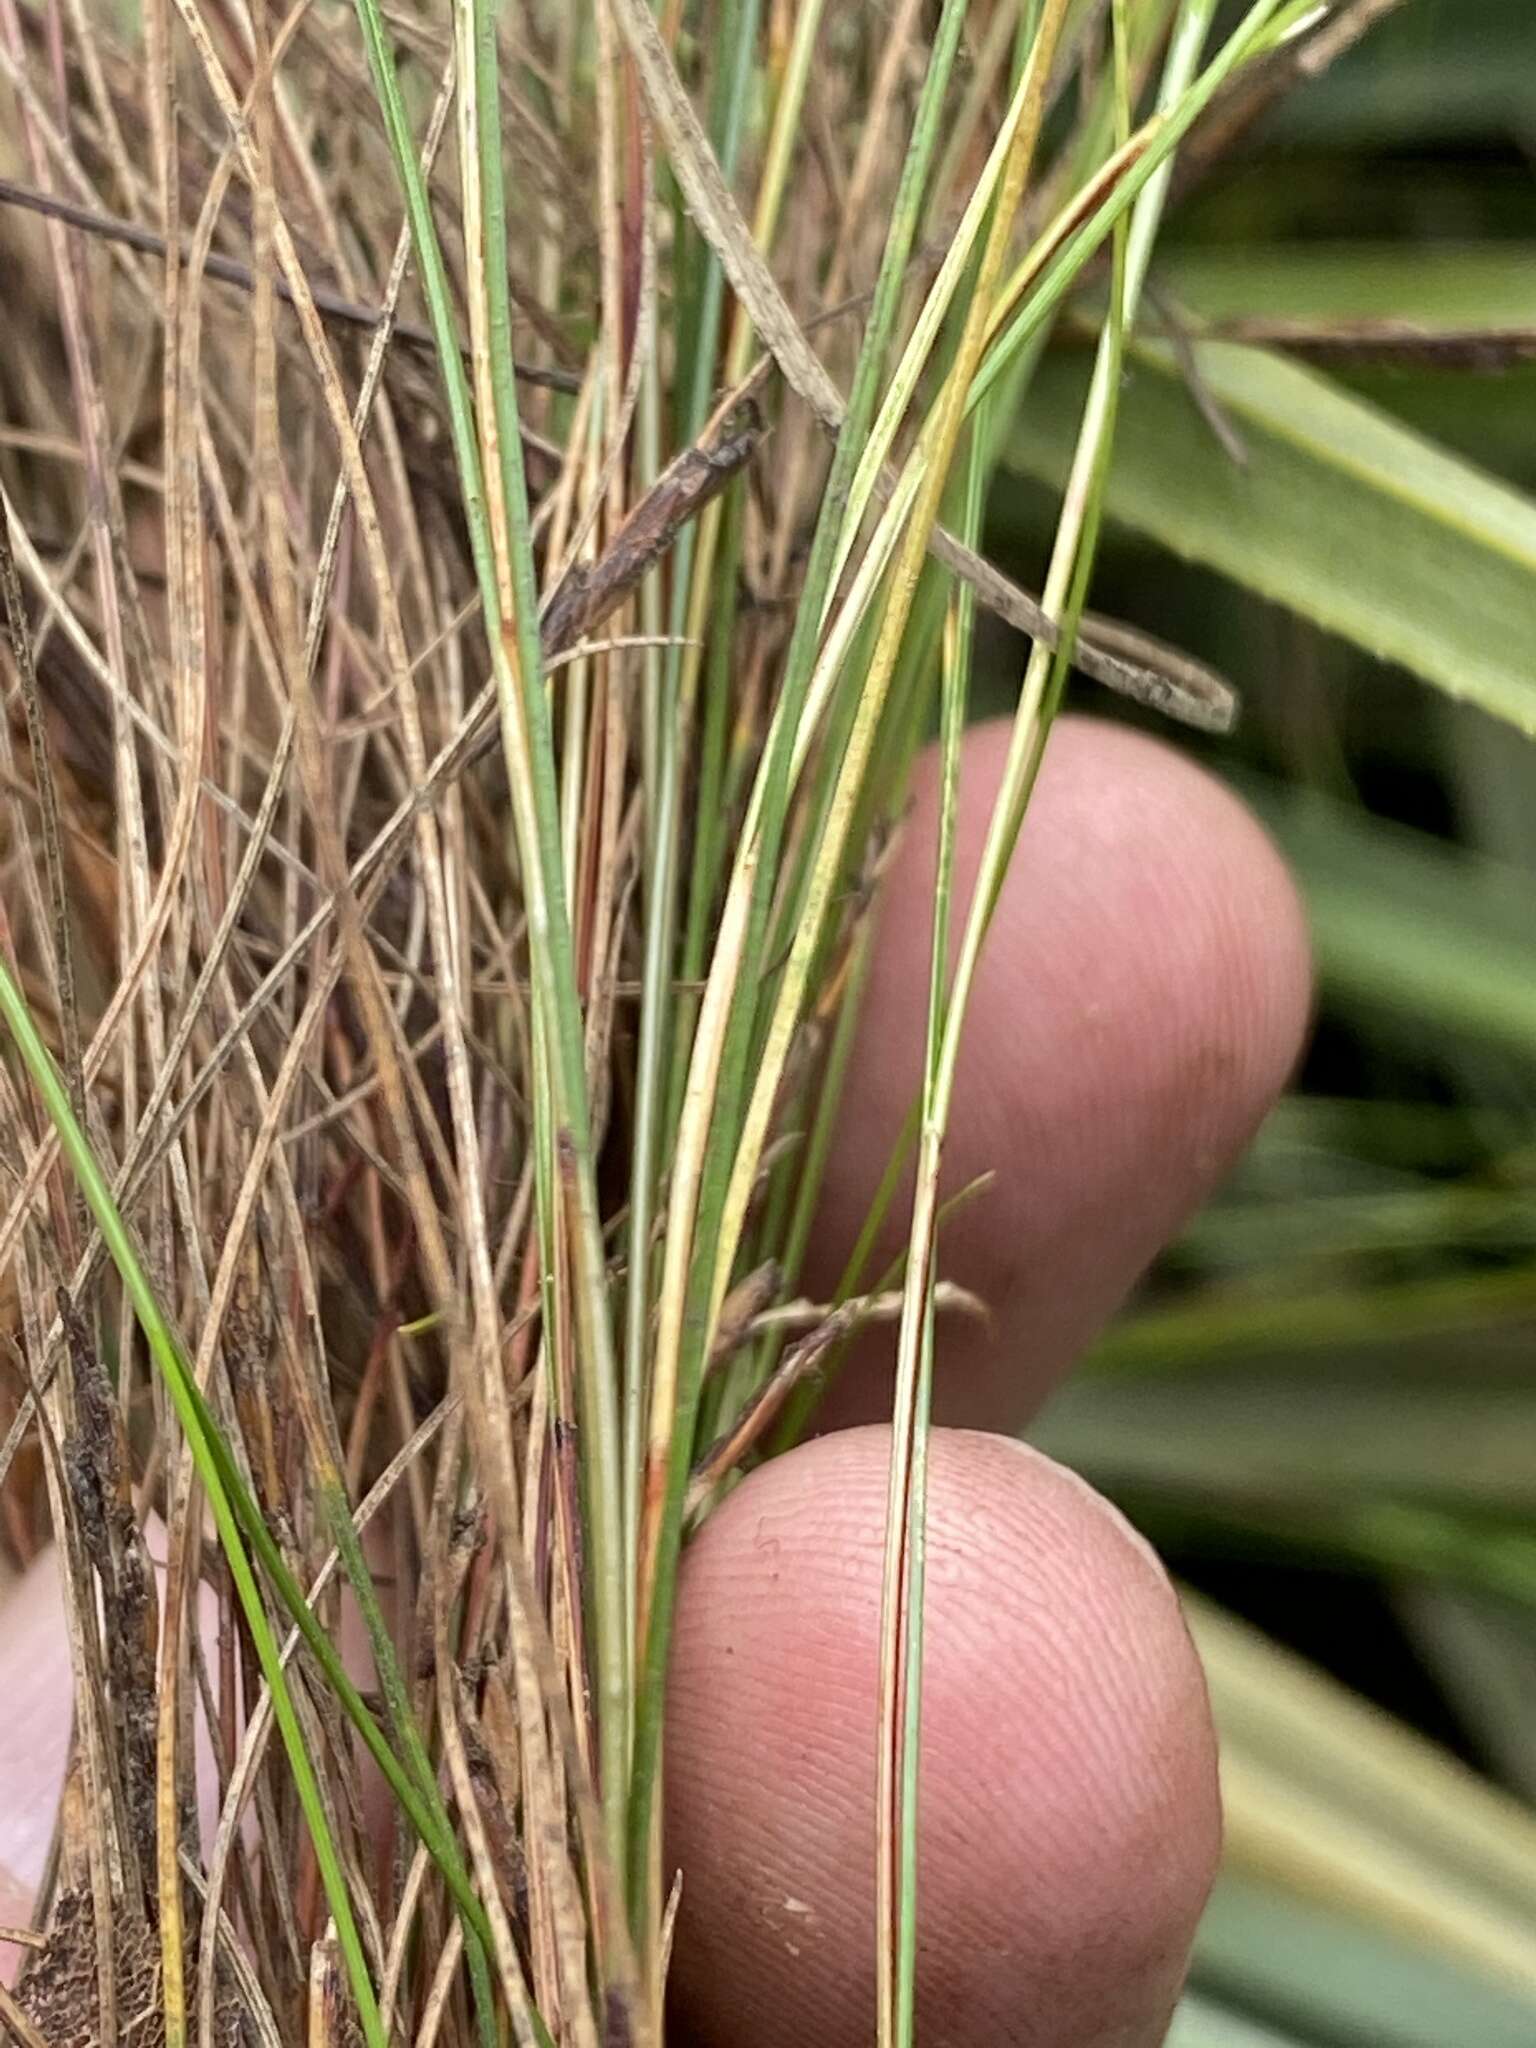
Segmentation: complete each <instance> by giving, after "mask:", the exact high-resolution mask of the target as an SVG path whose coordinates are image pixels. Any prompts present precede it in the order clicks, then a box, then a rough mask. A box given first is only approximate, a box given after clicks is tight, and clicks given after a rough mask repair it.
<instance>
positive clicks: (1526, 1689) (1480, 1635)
mask: <svg viewBox="0 0 1536 2048" xmlns="http://www.w3.org/2000/svg"><path fill="white" fill-rule="evenodd" d="M1396 1604H1397V1608H1398V1612H1399V1613H1400V1615H1401V1616H1402V1617H1403V1619H1404V1621H1405V1622H1406V1624H1407V1625H1408V1627H1409V1630H1410V1632H1411V1633H1412V1634H1413V1636H1414V1637H1415V1639H1416V1640H1417V1641H1418V1643H1419V1645H1420V1647H1421V1649H1422V1650H1423V1652H1424V1656H1425V1659H1426V1661H1427V1662H1428V1664H1429V1666H1430V1668H1431V1669H1432V1670H1433V1672H1434V1673H1435V1676H1436V1677H1437V1679H1438V1680H1439V1682H1440V1685H1441V1687H1442V1689H1443V1690H1444V1691H1445V1693H1446V1694H1447V1696H1448V1697H1449V1698H1450V1700H1451V1701H1452V1703H1453V1704H1454V1705H1455V1706H1456V1707H1457V1708H1458V1709H1459V1710H1460V1712H1461V1715H1462V1718H1463V1719H1464V1720H1465V1722H1466V1724H1467V1726H1468V1728H1469V1729H1470V1730H1471V1731H1472V1734H1473V1736H1474V1737H1475V1739H1476V1741H1477V1744H1478V1747H1479V1748H1480V1749H1481V1750H1483V1751H1484V1752H1485V1753H1486V1754H1487V1755H1488V1756H1489V1757H1490V1759H1491V1760H1492V1762H1493V1764H1494V1765H1495V1767H1496V1768H1497V1770H1498V1771H1499V1773H1500V1775H1501V1776H1502V1777H1503V1778H1504V1779H1505V1780H1506V1782H1507V1783H1509V1784H1511V1785H1513V1786H1515V1787H1517V1788H1518V1789H1519V1790H1520V1791H1521V1792H1522V1793H1523V1794H1524V1795H1525V1797H1526V1798H1527V1799H1530V1800H1536V1719H1533V1717H1532V1713H1531V1702H1532V1701H1533V1700H1536V1622H1533V1621H1532V1618H1531V1617H1530V1616H1529V1615H1523V1614H1519V1613H1517V1612H1515V1611H1514V1610H1513V1609H1511V1608H1510V1607H1508V1606H1507V1605H1506V1604H1505V1603H1503V1602H1495V1601H1492V1600H1487V1599H1481V1598H1478V1597H1476V1596H1474V1595H1472V1594H1469V1593H1463V1592H1457V1591H1453V1590H1452V1589H1451V1588H1449V1587H1445V1586H1428V1585H1414V1586H1406V1587H1404V1588H1403V1589H1402V1591H1401V1592H1400V1593H1399V1595H1398V1598H1397V1603H1396Z"/></svg>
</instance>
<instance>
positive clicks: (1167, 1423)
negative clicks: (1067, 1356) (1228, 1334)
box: [1031, 1347, 1536, 1515]
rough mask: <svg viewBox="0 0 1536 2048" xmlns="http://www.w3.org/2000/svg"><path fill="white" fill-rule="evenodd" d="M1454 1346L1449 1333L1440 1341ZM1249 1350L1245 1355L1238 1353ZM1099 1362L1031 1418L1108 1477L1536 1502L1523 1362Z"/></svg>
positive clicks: (1531, 1399)
mask: <svg viewBox="0 0 1536 2048" xmlns="http://www.w3.org/2000/svg"><path fill="white" fill-rule="evenodd" d="M1441 1348H1442V1350H1445V1348H1446V1347H1441ZM1239 1362H1242V1361H1239ZM1243 1363H1244V1364H1245V1369H1243V1370H1240V1371H1237V1372H1233V1373H1223V1374H1220V1375H1218V1376H1215V1377H1213V1376H1211V1375H1209V1374H1201V1375H1197V1376H1194V1377H1189V1376H1181V1375H1178V1374H1177V1373H1174V1374H1171V1375H1169V1376H1166V1377H1162V1378H1156V1379H1138V1380H1120V1379H1115V1380H1110V1379H1107V1378H1105V1377H1104V1376H1103V1375H1100V1374H1096V1373H1087V1374H1084V1375H1083V1376H1081V1377H1080V1378H1079V1379H1078V1380H1076V1381H1074V1382H1073V1384H1072V1385H1071V1386H1069V1387H1067V1388H1065V1389H1064V1390H1063V1392H1062V1393H1061V1394H1060V1395H1059V1396H1058V1398H1057V1399H1056V1400H1055V1401H1054V1402H1053V1403H1052V1405H1051V1407H1050V1409H1049V1411H1048V1412H1047V1413H1046V1415H1045V1416H1044V1417H1043V1418H1042V1419H1041V1421H1040V1422H1039V1423H1038V1424H1037V1425H1036V1427H1035V1429H1034V1430H1033V1431H1032V1432H1031V1439H1032V1441H1033V1442H1035V1443H1037V1444H1038V1445H1039V1446H1040V1447H1041V1448H1042V1449H1043V1450H1046V1451H1048V1452H1049V1453H1050V1455H1051V1456H1052V1457H1054V1458H1060V1459H1061V1460H1062V1461H1063V1463H1065V1464H1068V1465H1072V1466H1074V1467H1076V1468H1077V1469H1079V1470H1082V1471H1085V1472H1087V1473H1088V1474H1089V1476H1090V1477H1091V1478H1092V1479H1093V1480H1094V1482H1095V1484H1096V1485H1100V1486H1103V1487H1104V1488H1106V1489H1107V1490H1108V1491H1110V1492H1114V1493H1120V1492H1124V1491H1126V1490H1128V1489H1132V1488H1142V1489H1156V1490H1159V1491H1164V1492H1169V1493H1172V1492H1175V1491H1182V1492H1185V1493H1193V1494H1197V1495H1200V1496H1202V1497H1204V1498H1207V1499H1210V1498H1225V1499H1227V1500H1229V1501H1240V1500H1241V1499H1242V1498H1243V1497H1244V1496H1245V1495H1246V1496H1249V1497H1252V1498H1256V1499H1260V1500H1263V1501H1266V1502H1270V1503H1274V1502H1285V1501H1287V1500H1293V1499H1294V1500H1298V1501H1302V1502H1305V1501H1309V1500H1318V1499H1323V1500H1328V1499H1338V1500H1354V1499H1359V1498H1364V1497H1366V1496H1368V1495H1369V1494H1371V1493H1373V1492H1374V1493H1386V1492H1395V1493H1401V1494H1408V1495H1412V1496H1417V1497H1419V1498H1421V1499H1430V1500H1439V1501H1457V1500H1460V1501H1465V1502H1468V1503H1473V1504H1477V1505H1481V1506H1484V1507H1490V1506H1496V1507H1502V1508H1505V1509H1507V1510H1509V1511H1511V1512H1523V1513H1525V1514H1527V1515H1532V1514H1536V1459H1533V1458H1532V1457H1531V1454H1530V1447H1531V1445H1532V1444H1533V1443H1536V1386H1533V1385H1532V1384H1530V1382H1529V1380H1522V1378H1521V1377H1520V1376H1519V1375H1518V1374H1516V1373H1511V1374H1510V1375H1509V1376H1508V1378H1507V1379H1506V1380H1504V1381H1502V1382H1500V1381H1499V1380H1497V1379H1494V1378H1493V1377H1492V1376H1491V1375H1489V1374H1487V1373H1483V1374H1477V1373H1472V1374H1468V1373H1466V1372H1464V1371H1461V1370H1458V1368H1459V1367H1460V1365H1461V1363H1462V1361H1460V1360H1457V1359H1456V1358H1455V1357H1454V1354H1452V1355H1451V1357H1450V1359H1449V1361H1448V1368H1447V1369H1446V1370H1444V1371H1442V1372H1441V1373H1439V1374H1438V1375H1436V1376H1434V1377H1433V1378H1431V1377H1429V1376H1428V1375H1426V1374H1425V1373H1422V1372H1415V1373H1411V1374H1410V1373H1405V1372H1398V1373H1395V1374H1394V1373H1392V1372H1390V1371H1388V1370H1385V1369H1381V1370H1377V1371H1374V1372H1371V1373H1369V1374H1366V1373H1361V1372H1347V1371H1345V1370H1343V1369H1342V1367H1341V1364H1340V1362H1339V1361H1338V1360H1337V1359H1333V1360H1330V1361H1329V1362H1328V1363H1327V1365H1326V1366H1325V1367H1324V1369H1322V1370H1317V1369H1316V1368H1314V1369H1312V1370H1310V1371H1305V1372H1304V1371H1301V1370H1299V1369H1297V1370H1292V1371H1288V1372H1282V1371H1276V1370H1274V1369H1273V1368H1269V1369H1260V1368H1257V1367H1246V1363H1245V1362H1243Z"/></svg>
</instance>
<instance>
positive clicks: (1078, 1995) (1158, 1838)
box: [668, 1429, 1218, 2048]
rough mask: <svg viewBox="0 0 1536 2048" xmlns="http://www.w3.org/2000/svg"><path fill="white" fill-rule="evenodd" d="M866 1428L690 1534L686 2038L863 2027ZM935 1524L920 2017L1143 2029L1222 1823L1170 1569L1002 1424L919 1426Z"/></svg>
mask: <svg viewBox="0 0 1536 2048" xmlns="http://www.w3.org/2000/svg"><path fill="white" fill-rule="evenodd" d="M888 1444H889V1437H888V1432H886V1431H883V1430H878V1429H872V1430H854V1431H849V1432H844V1433H842V1434H840V1435H838V1436H835V1437H829V1438H824V1439H821V1440H820V1441H818V1442H817V1443H815V1444H814V1445H809V1446H807V1447H806V1448H805V1449H803V1450H802V1451H800V1452H797V1453H794V1454H792V1455H791V1456H790V1457H789V1458H787V1459H784V1460H780V1461H778V1462H777V1463H775V1464H774V1465H771V1466H769V1467H767V1468H766V1469H765V1470H763V1471H762V1472H761V1473H759V1474H758V1475H756V1476H755V1477H754V1478H753V1479H752V1480H751V1481H749V1482H748V1483H747V1484H746V1485H744V1486H743V1487H742V1488H741V1489H740V1490H739V1492H738V1493H737V1494H736V1495H735V1496H734V1497H733V1498H732V1499H731V1500H730V1501H729V1502H727V1504H726V1506H725V1507H724V1508H723V1509H722V1510H721V1511H720V1513H719V1515H718V1516H717V1517H716V1518H715V1519H714V1520H713V1521H712V1522H711V1523H710V1524H708V1525H706V1528H705V1530H704V1531H703V1532H702V1534H701V1536H700V1537H699V1539H698V1540H697V1542H696V1544H695V1546H694V1548H693V1550H692V1552H691V1554H690V1556H689V1559H688V1562H687V1566H686V1570H685V1576H684V1582H683V1595H682V1602H681V1606H680V1612H679V1631H678V1642H677V1655H676V1663H675V1674H676V1675H675V1678H674V1682H673V1689H672V1694H671V1700H670V1708H669V1711H670V1716H671V1731H670V1735H669V1744H668V1774H669V1841H670V1843H671V1845H672V1849H673V1852H674V1853H675V1855H676V1857H677V1859H678V1861H679V1863H680V1866H681V1868H682V1871H683V1901H684V1904H683V1918H682V1922H681V1925H680V1931H679V1945H678V1951H677V1962H676V1976H675V1982H676V1987H677V1992H678V1996H679V2001H680V2005H681V2007H682V2011H683V2014H684V2017H685V2018H686V2019H687V2020H688V2021H689V2022H690V2023H691V2025H692V2027H693V2028H694V2029H695V2030H696V2032H697V2034H698V2036H699V2037H700V2038H703V2039H705V2040H738V2041H743V2042H745V2041H750V2042H751V2043H752V2044H753V2048H793V2044H799V2043H810V2042H815V2043H817V2044H818V2048H835V2044H838V2043H842V2042H847V2043H849V2044H850V2048H852V2044H854V2043H858V2044H860V2048H862V2044H863V2043H866V2042H867V2041H868V2040H869V2039H870V2038H871V2036H872V2013H873V1956H874V1948H873V1934H872V1929H873V1924H874V1923H873V1914H874V1903H873V1889H872V1878H873V1870H874V1855H875V1823H874V1771H875V1763H874V1759H875V1735H876V1696H877V1671H878V1639H879V1608H880V1591H879V1588H880V1566H881V1553H882V1544H883V1530H884V1516H885V1485H886V1461H887V1457H888ZM928 1527H929V1546H928V1600H927V1611H926V1634H925V1656H924V1696H923V1752H922V1777H921V1793H920V1799H921V1807H920V1871H919V1896H920V1901H921V1905H920V1912H921V1929H920V1949H919V2006H920V2012H919V2028H920V2032H921V2036H922V2038H923V2039H924V2040H925V2041H928V2042H930V2043H932V2044H934V2048H942V2044H949V2043H953V2044H955V2048H960V2044H972V2043H974V2042H976V2041H979V2040H998V2041H1008V2040H1026V2039H1034V2038H1037V2035H1036V2031H1035V2030H1036V2029H1040V2035H1039V2037H1040V2038H1048V2039H1049V2040H1050V2041H1051V2043H1052V2048H1077V2044H1079V2043H1081V2044H1083V2048H1087V2044H1088V2043H1090V2042H1091V2043H1095V2044H1097V2043H1100V2042H1104V2041H1117V2042H1122V2041H1123V2042H1126V2043H1130V2042H1141V2041H1143V2040H1145V2041H1147V2042H1151V2041H1152V2040H1154V2039H1159V2038H1161V2036H1160V2034H1159V2033H1158V2031H1157V2029H1158V2028H1159V2027H1160V2026H1161V2025H1163V2024H1165V2023H1166V2019H1167V2015H1168V2012H1169V2011H1170V2010H1171V2008H1172V2005H1173V2002H1174V2000H1175V1998H1176V1996H1177V1992H1178V1987H1179V1984H1180V1981H1181V1979H1182V1974H1183V1969H1184V1961H1185V1956H1186V1953H1187V1949H1188V1944H1189V1941H1190V1939H1191V1936H1192V1932H1193V1927H1194V1923H1195V1920H1196V1918H1197V1916H1198V1913H1199V1910H1200V1906H1201V1904H1202V1902H1203V1900H1204V1897H1205V1893H1206V1890H1207V1888H1208V1885H1209V1882H1210V1877H1211V1872H1212V1869H1213V1866H1214V1859H1215V1854H1216V1843H1217V1834H1218V1822H1217V1805H1216V1791H1215V1774H1214V1757H1213V1745H1212V1739H1211V1735H1210V1728H1209V1720H1208V1714H1207V1709H1206V1703H1205V1693H1204V1685H1203V1680H1202V1678H1201V1675H1200V1672H1199V1668H1198V1664H1197V1662H1196V1660H1195V1657H1194V1653H1193V1650H1192V1649H1191V1647H1190V1644H1189V1640H1188V1636H1187V1634H1186V1632H1185V1630H1184V1626H1183V1622H1182V1618H1181V1616H1180V1614H1179V1611H1178V1607H1177V1603H1176V1601H1175V1599H1174V1597H1173V1594H1172V1591H1171V1589H1170V1588H1169V1586H1168V1583H1167V1580H1166V1578H1165V1577H1164V1576H1163V1574H1162V1572H1161V1570H1160V1569H1159V1568H1158V1567H1157V1565H1156V1562H1155V1560H1154V1559H1153V1558H1152V1557H1151V1555H1150V1553H1149V1552H1148V1551H1147V1549H1146V1547H1145V1546H1144V1545H1143V1544H1141V1542H1140V1541H1139V1539H1137V1538H1135V1537H1134V1536H1132V1535H1131V1534H1130V1532H1129V1531H1128V1530H1127V1529H1126V1526H1125V1524H1124V1523H1123V1522H1122V1521H1121V1520H1120V1519H1119V1517H1118V1516H1116V1515H1115V1514H1114V1512H1113V1510H1111V1509H1109V1508H1108V1507H1107V1506H1106V1505H1105V1504H1104V1503H1103V1502H1101V1501H1099V1500H1098V1499H1097V1497H1096V1496H1094V1495H1092V1494H1091V1493H1090V1492H1089V1491H1088V1489H1086V1488H1085V1487H1084V1486H1083V1485H1082V1483H1081V1482H1080V1481H1078V1480H1077V1479H1075V1478H1074V1477H1073V1476H1072V1475H1071V1474H1069V1473H1067V1472H1065V1471H1063V1470H1062V1468H1060V1467H1058V1466H1055V1465H1052V1464H1051V1463H1049V1461H1047V1460H1045V1459H1044V1458H1042V1457H1040V1456H1038V1455H1037V1454H1035V1453H1033V1452H1030V1451H1028V1450H1026V1449H1024V1448H1023V1447H1022V1446H1019V1445H1016V1444H1012V1443H1009V1442H1007V1441H1005V1440H1002V1439H998V1438H992V1437H983V1436H975V1435H969V1434H964V1433H959V1432H941V1433H939V1434H937V1435H936V1436H935V1438H934V1440H933V1450H932V1461H931V1495H930V1510H929V1523H928ZM1046 2015H1049V2024H1048V2025H1045V2024H1044V2017H1045V2016H1046Z"/></svg>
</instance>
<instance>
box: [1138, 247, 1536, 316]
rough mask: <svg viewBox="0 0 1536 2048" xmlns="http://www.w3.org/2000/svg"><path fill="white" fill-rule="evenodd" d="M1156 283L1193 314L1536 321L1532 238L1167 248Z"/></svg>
mask: <svg viewBox="0 0 1536 2048" xmlns="http://www.w3.org/2000/svg"><path fill="white" fill-rule="evenodd" d="M1158 283H1159V285H1160V286H1161V287H1162V289H1163V290H1164V291H1165V292H1166V293H1167V294H1168V296H1169V297H1170V298H1171V299H1172V301H1173V302H1174V304H1175V305H1176V306H1177V307H1178V309H1179V310H1180V311H1181V312H1183V313H1184V314H1186V315H1188V316H1189V317H1190V318H1191V319H1193V320H1199V321H1204V320H1232V319H1244V318H1255V319H1275V320H1287V321H1295V322H1301V323H1305V322H1308V321H1315V322H1318V323H1319V324H1323V323H1326V322H1329V321H1345V320H1408V321H1411V322H1412V323H1413V324H1414V325H1415V326H1420V327H1423V328H1425V329H1426V330H1428V331H1429V332H1430V333H1433V332H1434V331H1435V330H1437V329H1442V330H1443V329H1446V328H1470V327H1479V328H1506V329H1507V328H1512V327H1519V328H1524V327H1530V326H1533V325H1536V246H1533V245H1532V244H1531V243H1529V242H1513V241H1482V242H1433V243H1429V244H1428V245H1426V244H1424V243H1419V242H1412V243H1408V242H1366V241H1339V242H1239V243H1230V244H1218V245H1215V246H1211V247H1186V248H1182V249H1180V248H1170V249H1169V250H1168V251H1167V252H1166V253H1165V255H1164V258H1163V260H1162V261H1161V262H1160V263H1159V265H1158Z"/></svg>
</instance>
